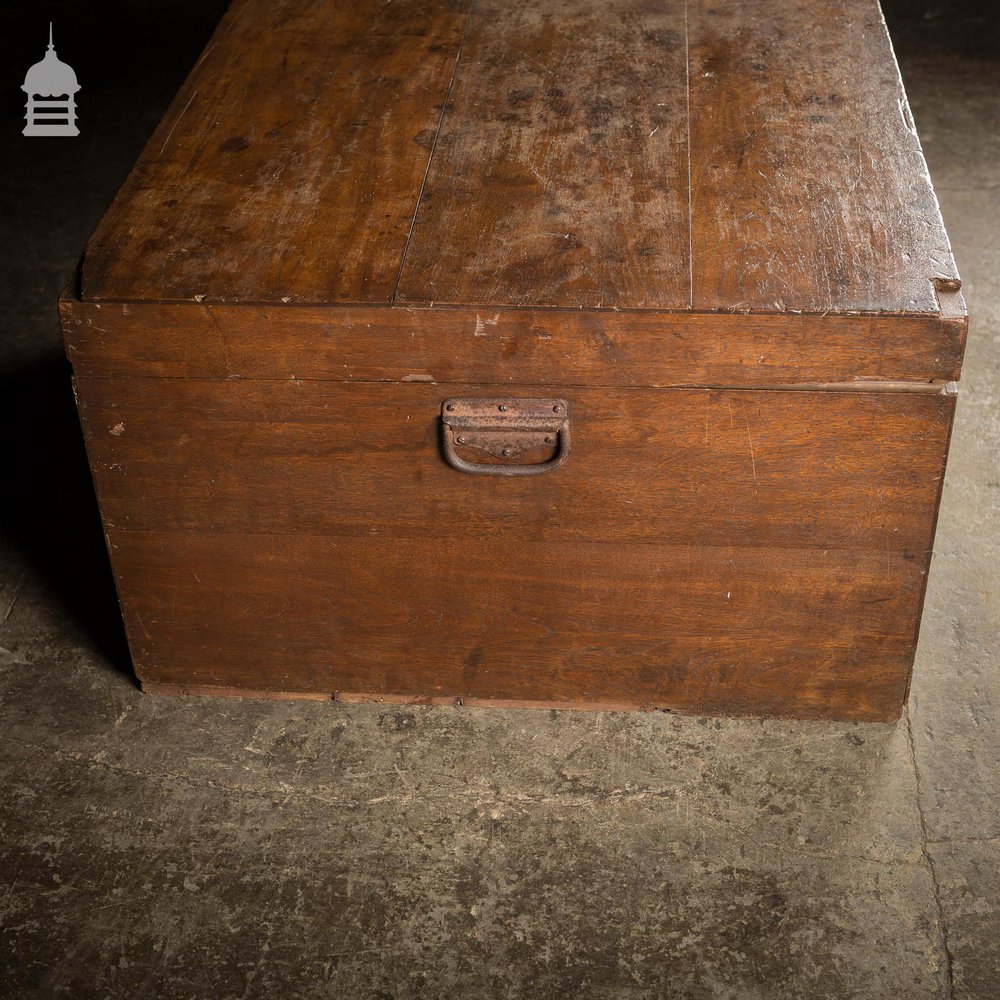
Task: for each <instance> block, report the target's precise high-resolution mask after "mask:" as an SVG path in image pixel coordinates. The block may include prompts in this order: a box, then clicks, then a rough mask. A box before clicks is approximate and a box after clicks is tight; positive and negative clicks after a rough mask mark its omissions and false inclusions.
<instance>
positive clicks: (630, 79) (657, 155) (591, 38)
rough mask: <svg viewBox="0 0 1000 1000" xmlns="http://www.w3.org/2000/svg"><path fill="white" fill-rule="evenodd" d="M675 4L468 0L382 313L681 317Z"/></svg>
mask: <svg viewBox="0 0 1000 1000" xmlns="http://www.w3.org/2000/svg"><path fill="white" fill-rule="evenodd" d="M686 93H687V69H686V53H685V38H684V2H683V0H662V2H659V3H655V4H650V3H648V2H647V0H574V2H573V3H553V2H551V0H518V2H516V3H511V2H509V0H477V2H476V4H475V6H474V8H473V15H472V17H471V20H470V25H469V31H468V34H467V36H466V39H465V43H464V45H463V47H462V58H461V62H460V64H459V71H458V73H457V74H456V78H455V88H454V90H453V92H452V98H451V101H450V103H449V107H448V111H447V113H446V114H445V117H444V122H443V126H442V129H441V134H440V137H439V140H438V145H437V149H436V151H435V156H434V161H433V163H432V164H431V169H430V173H429V174H428V178H427V184H426V186H425V188H424V195H423V198H422V199H421V203H420V209H419V211H418V213H417V220H416V225H415V227H414V238H413V240H412V241H411V245H410V249H409V252H408V253H407V256H406V263H405V265H404V267H403V272H402V276H401V279H400V284H399V289H398V292H397V301H400V302H405V301H420V302H427V301H435V302H452V303H455V302H458V303H461V302H486V303H491V304H492V303H495V304H496V305H555V306H583V307H587V308H600V307H602V306H603V307H612V306H621V307H623V308H629V307H632V308H635V307H642V306H651V307H656V308H666V309H684V308H687V306H688V305H689V299H690V294H689V287H690V282H689V276H690V260H689V257H688V150H687V96H686Z"/></svg>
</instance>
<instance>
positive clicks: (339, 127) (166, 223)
mask: <svg viewBox="0 0 1000 1000" xmlns="http://www.w3.org/2000/svg"><path fill="white" fill-rule="evenodd" d="M464 26H465V14H464V10H463V8H462V5H459V4H456V3H451V2H449V0H421V2H417V0H394V2H393V3H391V4H387V3H381V2H378V3H369V2H359V0H340V2H336V3H299V2H297V0H241V2H238V3H236V4H234V6H233V7H232V8H231V9H230V11H229V13H228V14H227V15H226V17H225V18H224V20H223V22H222V24H221V25H220V26H219V28H218V30H217V31H216V34H215V36H214V37H213V39H212V41H211V43H210V44H209V46H208V48H207V49H206V50H205V53H204V55H203V56H202V58H201V59H200V60H199V62H198V64H197V66H196V67H195V68H194V70H193V71H192V73H191V75H190V76H189V78H188V80H187V82H186V83H185V84H184V86H183V88H182V89H181V91H180V93H179V94H178V95H177V97H176V99H175V100H174V102H173V104H172V105H171V107H170V110H169V111H168V113H167V115H166V117H165V118H164V120H163V122H162V123H161V124H160V127H159V128H158V129H157V130H156V132H155V133H154V135H153V137H152V139H151V140H150V142H149V145H148V146H147V147H146V149H145V151H144V152H143V154H142V157H141V158H140V160H139V162H138V164H137V165H136V167H135V169H134V170H133V172H132V174H131V175H130V177H129V179H128V181H127V182H126V184H125V186H124V187H123V188H122V190H121V192H120V193H119V195H118V197H117V198H116V199H115V202H114V204H113V206H112V207H111V209H110V211H109V212H108V214H107V215H106V216H105V218H104V220H103V221H102V223H101V225H100V227H99V228H98V230H97V232H96V233H95V234H94V236H93V238H92V239H91V241H90V243H89V245H88V247H87V253H86V259H85V263H84V267H83V274H82V287H83V294H84V295H85V296H86V297H87V298H90V299H94V300H104V299H120V298H125V299H131V298H152V299H187V300H191V299H201V298H205V299H206V300H251V301H255V300H269V301H275V302H277V301H285V300H291V301H311V302H327V301H329V302H340V301H358V302H361V301H364V302H387V301H389V300H390V299H391V298H392V294H393V291H394V289H395V286H396V279H397V276H398V272H399V265H400V261H401V259H402V254H403V247H404V245H405V242H406V237H407V235H408V233H409V228H410V224H411V221H412V218H413V212H414V209H415V208H416V204H417V197H418V193H419V190H420V185H421V182H422V180H423V177H424V173H425V170H426V168H427V163H428V160H429V158H430V149H431V146H432V144H433V139H434V135H435V134H436V131H437V127H438V124H439V121H440V113H441V105H442V103H443V102H444V101H445V99H446V97H447V93H448V88H449V85H450V83H451V78H452V74H453V72H454V67H455V61H456V58H457V55H458V47H459V43H460V39H461V34H462V31H463V30H464Z"/></svg>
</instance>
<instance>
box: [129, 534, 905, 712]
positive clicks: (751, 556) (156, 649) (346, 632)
mask: <svg viewBox="0 0 1000 1000" xmlns="http://www.w3.org/2000/svg"><path fill="white" fill-rule="evenodd" d="M109 542H110V547H111V553H112V558H113V561H114V565H115V569H116V572H117V574H118V579H119V586H120V587H121V598H122V603H123V608H124V612H125V618H126V622H127V627H128V631H129V637H130V641H131V645H132V649H133V656H134V659H135V664H136V669H137V672H138V673H139V676H140V677H141V678H142V680H143V682H144V683H147V684H148V683H153V684H173V685H180V686H188V685H190V686H194V687H196V688H199V687H228V688H242V689H244V690H247V691H252V690H264V691H272V692H293V693H302V692H306V693H308V692H323V693H328V694H332V693H333V692H336V691H340V690H343V691H345V692H347V693H352V692H366V693H369V694H372V695H375V696H379V695H394V696H406V697H410V698H426V697H428V696H430V697H442V696H444V697H462V698H470V699H472V698H480V699H499V700H520V701H532V702H558V703H563V704H565V703H567V702H577V703H588V702H589V703H594V702H597V703H609V702H611V703H615V702H617V703H621V701H622V693H623V692H628V693H629V700H633V699H634V702H635V703H637V704H643V705H646V706H649V707H662V708H676V709H681V710H688V711H699V712H707V713H712V712H719V713H732V714H769V715H793V716H800V717H839V718H859V719H888V718H895V717H897V716H898V714H899V710H900V706H901V705H902V697H903V692H904V691H905V686H906V681H907V677H908V674H909V669H910V663H911V661H912V653H913V642H914V636H913V629H912V621H913V616H914V614H915V611H916V608H917V606H918V603H919V597H920V593H921V591H922V581H923V574H922V570H921V567H920V566H919V565H918V564H917V563H916V562H914V561H912V560H907V559H905V558H904V557H903V556H902V555H900V554H898V553H889V554H886V553H883V552H875V551H873V552H857V551H852V552H844V551H837V550H831V551H830V552H828V553H827V554H826V556H825V557H824V558H823V559H817V557H816V554H815V551H814V550H795V549H772V550H768V551H767V552H766V553H764V552H762V551H761V550H760V549H744V548H738V547H737V548H712V547H699V546H681V547H677V546H668V545H628V546H617V547H616V546H608V545H604V544H599V543H595V544H590V543H574V544H567V545H562V546H555V545H550V544H547V543H544V542H539V543H519V544H517V545H511V544H510V543H509V542H508V541H506V540H505V539H503V538H497V539H487V540H479V542H477V544H474V545H473V544H470V541H469V539H468V538H466V537H465V536H464V535H463V534H462V532H461V531H460V530H456V533H455V534H454V535H453V536H452V537H451V538H447V539H440V540H436V541H435V542H434V544H433V546H429V545H428V544H427V542H426V541H423V540H420V539H399V538H396V539H391V540H390V539H379V538H365V537H360V538H333V537H329V536H313V537H311V536H305V535H245V534H214V533H183V532H132V531H112V532H111V533H110V535H109ZM608 595H615V598H616V599H615V600H610V601H609V600H608ZM887 606H892V607H893V608H894V609H895V610H894V611H893V613H892V614H889V615H887V614H886V611H885V609H886V607H887Z"/></svg>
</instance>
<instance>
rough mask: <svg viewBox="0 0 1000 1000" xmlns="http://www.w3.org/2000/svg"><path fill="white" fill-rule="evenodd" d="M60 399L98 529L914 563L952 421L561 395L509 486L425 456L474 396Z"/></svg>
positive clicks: (146, 386)
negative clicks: (562, 422) (782, 551)
mask: <svg viewBox="0 0 1000 1000" xmlns="http://www.w3.org/2000/svg"><path fill="white" fill-rule="evenodd" d="M77 393H78V398H79V403H80V410H81V414H82V417H83V422H84V427H85V429H86V434H87V447H88V454H89V456H90V460H91V464H92V467H93V471H94V476H95V479H96V482H97V486H98V492H99V496H100V501H101V507H102V511H103V515H104V519H105V524H106V526H107V527H109V528H131V529H141V530H144V531H152V530H164V531H170V530H206V531H208V530H211V531H219V532H271V533H279V534H282V533H286V534H291V533H302V534H308V535H318V534H330V535H336V536H348V535H367V536H370V537H381V538H404V537H405V538H412V539H417V538H423V539H427V540H428V542H429V540H431V539H435V540H442V539H446V538H449V537H452V536H453V535H455V534H456V532H457V533H459V534H461V535H462V536H464V537H466V538H468V539H469V544H470V545H473V544H479V540H480V539H485V538H498V537H499V538H504V539H508V540H511V541H514V540H519V541H530V540H539V539H545V540H547V541H549V542H550V543H551V544H553V545H560V544H563V543H564V542H566V541H587V542H595V543H599V542H602V541H603V542H607V543H619V542H645V543H650V542H657V543H662V544H668V545H701V546H733V545H740V546H744V547H752V546H760V547H762V548H765V549H769V548H772V547H780V548H788V547H795V548H812V549H815V550H816V553H817V554H816V558H817V559H818V560H821V559H822V551H823V550H825V549H828V548H859V549H865V550H873V551H881V552H884V553H886V554H888V553H904V554H905V555H906V556H907V557H908V558H912V559H915V560H917V561H918V562H923V561H925V560H926V556H927V553H928V551H929V550H930V547H931V541H932V532H933V517H934V511H935V508H936V499H937V495H938V490H939V487H940V481H941V478H942V476H943V471H944V470H943V460H944V454H945V449H946V445H947V439H948V431H949V427H950V422H951V416H952V412H953V409H954V397H953V396H942V395H925V394H913V393H835V392H808V391H802V392H767V391H722V390H675V389H670V390H654V389H647V390H599V389H572V390H570V391H566V392H564V395H565V397H566V399H567V400H568V402H569V405H570V413H571V417H570V427H571V432H572V447H571V451H570V455H569V459H568V461H567V462H566V464H565V466H564V467H562V468H560V469H559V470H557V471H553V472H552V473H549V474H545V475H541V476H533V477H526V478H525V477H521V478H516V479H511V478H495V477H481V476H469V475H466V474H462V473H460V472H457V471H456V470H454V469H452V468H451V467H450V466H449V465H448V464H447V463H446V462H445V460H444V459H443V457H442V454H441V446H440V441H439V436H440V411H441V403H442V401H443V400H445V399H447V398H449V397H452V396H456V395H462V394H466V393H467V394H469V395H472V396H494V395H496V389H495V387H491V386H476V387H471V388H470V387H458V386H448V385H440V386H428V385H421V384H412V385H390V384H382V385H373V384H347V383H339V384H338V383H323V382H300V381H295V382H288V381H285V382H277V381H275V382H210V381H205V380H202V381H187V380H181V379H169V380H162V381H152V380H150V379H129V378H114V379H86V378H84V379H78V380H77ZM505 393H509V394H510V395H511V396H514V397H528V398H530V397H532V396H536V397H537V396H545V395H551V393H546V392H545V391H540V392H532V391H531V390H527V389H524V388H523V387H518V388H516V389H513V390H505ZM153 400H155V405H153V406H151V405H150V403H151V401H153ZM471 457H473V460H476V457H475V456H471ZM543 457H545V456H542V455H539V456H537V458H539V459H540V458H543ZM478 460H480V461H482V460H483V456H478Z"/></svg>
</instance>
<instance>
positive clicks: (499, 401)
mask: <svg viewBox="0 0 1000 1000" xmlns="http://www.w3.org/2000/svg"><path fill="white" fill-rule="evenodd" d="M441 430H442V441H443V445H444V455H445V458H446V459H447V460H448V462H449V464H450V465H452V466H454V467H455V468H456V469H458V470H459V471H461V472H469V473H473V474H476V475H487V476H531V475H538V474H539V473H542V472H550V471H551V470H552V469H555V468H558V466H560V465H562V464H563V462H565V461H566V458H567V456H568V455H569V406H568V404H567V403H566V400H564V399H515V398H510V397H503V398H492V397H491V398H488V399H483V398H471V399H469V398H465V399H446V400H445V401H444V402H443V403H442V404H441ZM459 447H462V448H471V449H475V450H478V451H481V452H485V453H486V454H487V455H490V456H492V457H493V458H499V459H504V460H508V461H501V462H495V463H486V462H472V461H469V460H467V459H465V458H462V457H461V456H460V455H459V454H458V451H457V448H459ZM545 448H549V449H554V451H555V454H554V455H553V456H552V458H550V459H549V460H548V461H545V462H534V463H518V462H511V461H509V460H510V459H514V458H517V457H518V456H519V455H523V454H524V453H525V452H529V451H534V450H536V449H545Z"/></svg>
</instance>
